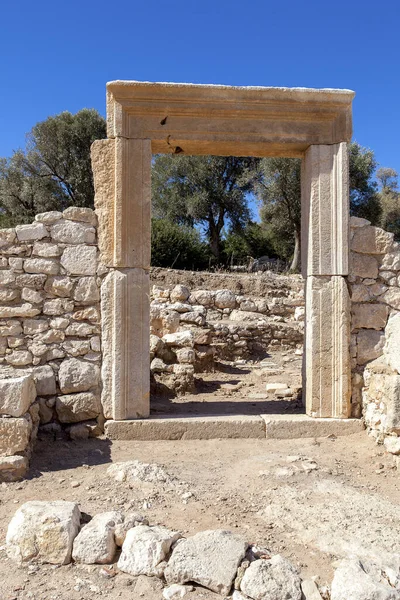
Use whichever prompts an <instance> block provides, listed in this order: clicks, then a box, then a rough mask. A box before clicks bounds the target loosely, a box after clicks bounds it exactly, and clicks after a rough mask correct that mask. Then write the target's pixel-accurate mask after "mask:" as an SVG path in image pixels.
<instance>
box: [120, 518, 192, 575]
mask: <svg viewBox="0 0 400 600" xmlns="http://www.w3.org/2000/svg"><path fill="white" fill-rule="evenodd" d="M180 537H181V535H180V533H178V532H176V531H170V530H169V529H166V528H165V527H159V526H156V527H148V526H147V525H142V526H140V527H134V528H133V529H130V530H129V531H128V533H127V534H126V538H125V541H124V543H123V545H122V552H121V556H120V558H119V560H118V568H119V569H120V570H121V571H124V573H129V574H130V575H133V576H135V577H137V576H139V575H147V576H148V577H152V576H161V575H162V571H163V568H162V566H161V565H160V563H162V562H163V561H165V560H166V558H167V556H168V554H169V552H170V549H171V546H172V544H173V543H174V542H176V540H178V539H179V538H180Z"/></svg>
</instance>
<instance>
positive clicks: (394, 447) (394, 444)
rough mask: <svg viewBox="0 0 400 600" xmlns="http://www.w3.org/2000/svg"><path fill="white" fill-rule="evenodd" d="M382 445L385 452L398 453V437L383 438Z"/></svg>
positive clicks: (399, 443) (399, 450) (399, 439)
mask: <svg viewBox="0 0 400 600" xmlns="http://www.w3.org/2000/svg"><path fill="white" fill-rule="evenodd" d="M383 443H384V446H385V450H386V451H387V452H390V454H396V455H398V454H400V437H397V436H392V435H391V436H389V437H386V438H385V439H384V442H383Z"/></svg>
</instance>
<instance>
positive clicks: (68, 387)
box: [58, 358, 100, 394]
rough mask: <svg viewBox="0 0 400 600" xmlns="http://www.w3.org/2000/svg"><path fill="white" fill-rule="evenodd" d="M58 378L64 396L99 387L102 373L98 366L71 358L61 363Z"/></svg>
mask: <svg viewBox="0 0 400 600" xmlns="http://www.w3.org/2000/svg"><path fill="white" fill-rule="evenodd" d="M58 377H59V380H60V389H61V391H62V392H63V394H69V393H71V392H86V391H88V390H90V388H92V387H96V386H97V384H98V383H99V377H100V371H99V367H98V366H97V365H94V364H91V363H88V362H86V361H84V360H81V359H78V358H69V359H67V360H64V361H63V362H62V363H61V365H60V370H59V372H58Z"/></svg>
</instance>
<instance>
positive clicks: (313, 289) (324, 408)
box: [303, 276, 351, 418]
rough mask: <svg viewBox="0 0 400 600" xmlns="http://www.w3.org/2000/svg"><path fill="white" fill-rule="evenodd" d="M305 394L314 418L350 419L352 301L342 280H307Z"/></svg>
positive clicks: (324, 278)
mask: <svg viewBox="0 0 400 600" xmlns="http://www.w3.org/2000/svg"><path fill="white" fill-rule="evenodd" d="M305 340H306V347H305V366H304V372H303V377H304V382H303V390H305V393H306V411H307V414H308V415H311V416H313V417H339V418H347V417H349V416H350V397H351V367H350V350H349V348H350V297H349V293H348V290H347V285H346V281H345V279H344V278H343V277H338V276H333V277H308V278H307V284H306V335H305Z"/></svg>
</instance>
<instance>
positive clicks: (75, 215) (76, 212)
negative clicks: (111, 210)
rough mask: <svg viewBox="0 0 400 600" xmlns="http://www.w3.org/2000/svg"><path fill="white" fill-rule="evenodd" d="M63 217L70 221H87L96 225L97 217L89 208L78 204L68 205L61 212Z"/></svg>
mask: <svg viewBox="0 0 400 600" xmlns="http://www.w3.org/2000/svg"><path fill="white" fill-rule="evenodd" d="M63 217H64V219H69V220H71V221H81V222H82V223H89V224H90V225H96V223H97V219H96V214H95V213H94V212H93V210H92V209H91V208H83V207H80V206H69V207H68V208H66V209H65V210H64V212H63Z"/></svg>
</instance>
